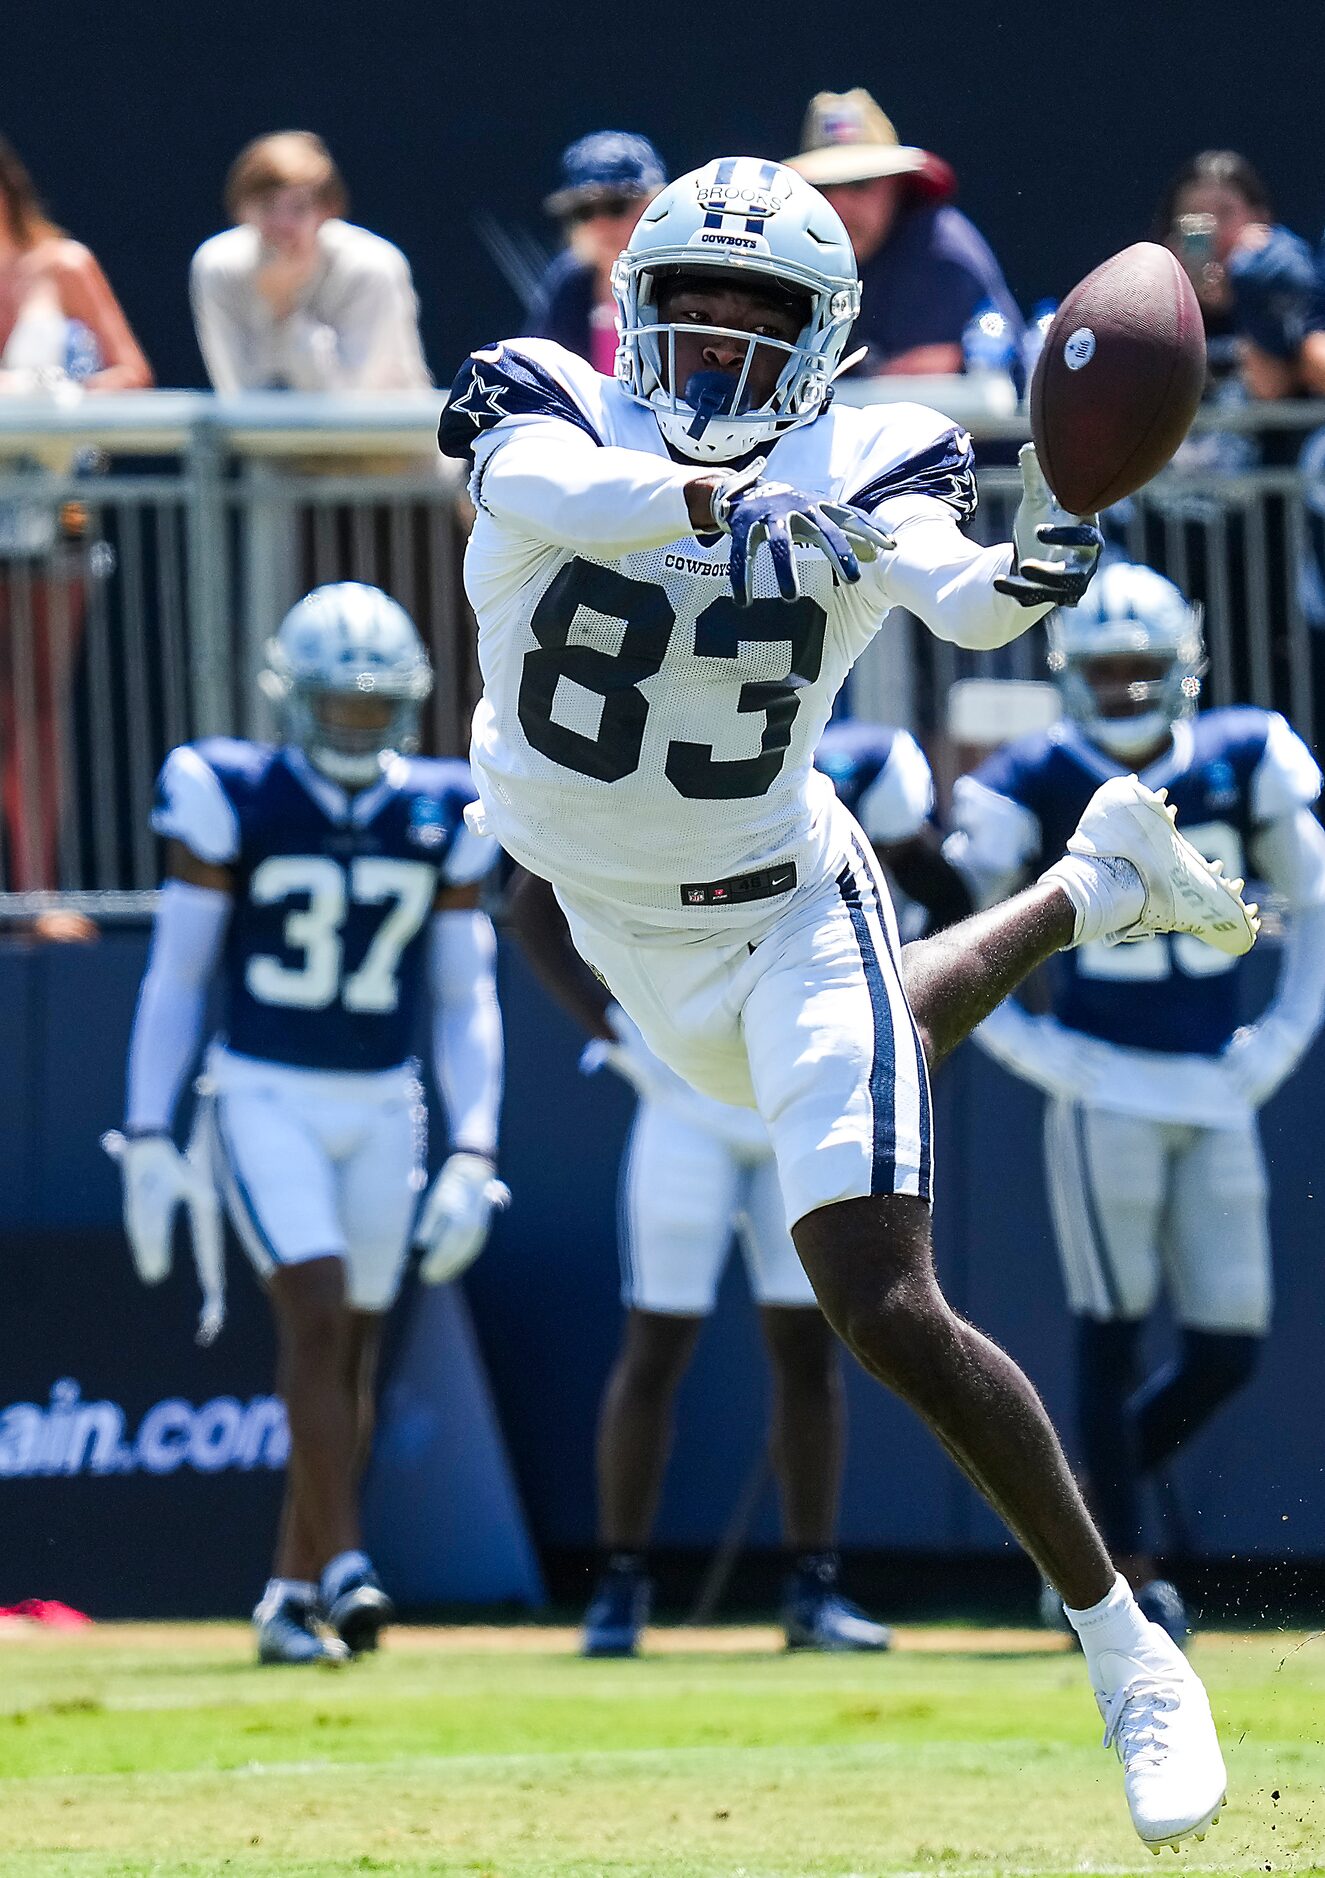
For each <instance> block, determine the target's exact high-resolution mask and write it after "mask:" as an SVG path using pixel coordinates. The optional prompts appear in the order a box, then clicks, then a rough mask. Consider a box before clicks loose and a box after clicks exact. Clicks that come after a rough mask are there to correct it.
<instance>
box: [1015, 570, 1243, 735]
mask: <svg viewBox="0 0 1325 1878" xmlns="http://www.w3.org/2000/svg"><path fill="white" fill-rule="evenodd" d="M1047 628H1048V633H1049V669H1050V671H1051V672H1052V673H1053V674H1054V677H1055V679H1056V680H1057V683H1058V689H1059V692H1060V694H1061V696H1062V700H1063V708H1064V710H1065V711H1066V713H1067V715H1068V716H1069V717H1070V718H1073V719H1074V720H1075V721H1076V722H1077V723H1078V724H1080V725H1081V728H1082V729H1083V730H1084V731H1085V733H1086V735H1087V736H1088V737H1089V738H1090V740H1091V742H1092V743H1097V744H1099V745H1100V746H1101V748H1102V749H1105V750H1108V751H1109V753H1110V754H1111V755H1113V756H1116V757H1121V758H1123V759H1126V758H1128V757H1131V756H1135V755H1138V754H1140V753H1141V752H1142V751H1144V750H1148V749H1150V748H1152V747H1153V746H1154V745H1155V744H1156V743H1158V742H1159V741H1160V739H1161V738H1162V737H1163V736H1164V734H1165V732H1166V731H1167V730H1169V729H1170V727H1171V726H1172V725H1173V724H1174V723H1175V722H1176V720H1177V719H1178V718H1180V717H1190V716H1191V714H1192V712H1193V711H1194V710H1195V709H1196V701H1197V699H1198V698H1199V697H1200V695H1201V678H1202V675H1203V673H1204V671H1205V666H1206V659H1205V643H1204V640H1203V639H1202V636H1201V609H1200V607H1199V606H1193V605H1189V604H1188V602H1187V601H1186V600H1185V599H1184V598H1183V596H1182V593H1181V592H1180V590H1179V589H1178V588H1177V587H1175V586H1174V584H1173V582H1172V581H1171V580H1165V578H1164V576H1163V575H1162V574H1157V573H1156V572H1155V571H1154V569H1153V568H1150V567H1139V566H1136V565H1134V564H1133V563H1131V562H1128V561H1113V562H1108V563H1106V564H1105V565H1104V566H1103V567H1101V569H1100V571H1099V573H1098V574H1097V575H1096V576H1095V579H1094V580H1093V581H1092V583H1091V585H1090V586H1089V588H1088V589H1087V590H1086V594H1085V596H1084V598H1083V599H1081V600H1080V601H1078V603H1077V605H1076V606H1074V607H1057V608H1055V610H1054V611H1053V612H1052V613H1051V614H1050V615H1049V618H1048V621H1047ZM1126 653H1139V654H1142V655H1144V656H1145V657H1147V658H1152V659H1156V660H1159V661H1162V662H1163V667H1164V669H1163V672H1162V673H1161V674H1160V675H1159V676H1157V677H1155V678H1152V679H1142V680H1139V681H1138V682H1136V683H1135V684H1131V685H1129V686H1128V695H1129V696H1130V697H1131V698H1132V700H1133V701H1134V702H1135V703H1137V704H1144V705H1146V707H1147V708H1146V709H1145V710H1142V711H1138V712H1136V713H1135V714H1134V715H1132V716H1129V717H1105V716H1104V715H1103V713H1102V712H1101V710H1100V707H1099V700H1098V698H1097V697H1096V694H1095V689H1094V687H1093V685H1092V684H1091V680H1090V672H1089V666H1090V664H1091V661H1092V660H1094V659H1101V658H1111V657H1116V656H1117V655H1119V654H1126Z"/></svg>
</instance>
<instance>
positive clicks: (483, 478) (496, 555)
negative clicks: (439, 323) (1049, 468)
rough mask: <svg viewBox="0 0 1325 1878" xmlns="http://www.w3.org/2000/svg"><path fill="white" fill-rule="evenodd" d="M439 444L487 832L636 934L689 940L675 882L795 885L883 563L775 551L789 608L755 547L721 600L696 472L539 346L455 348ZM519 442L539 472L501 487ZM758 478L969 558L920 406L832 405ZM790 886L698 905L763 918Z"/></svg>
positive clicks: (792, 437)
mask: <svg viewBox="0 0 1325 1878" xmlns="http://www.w3.org/2000/svg"><path fill="white" fill-rule="evenodd" d="M441 443H442V448H443V449H444V450H446V451H447V452H448V453H450V454H454V455H461V454H466V453H469V452H471V451H472V454H473V458H474V464H475V468H474V475H473V480H472V484H471V491H472V494H473V498H474V503H475V507H476V510H477V519H476V521H475V525H474V530H473V534H472V537H471V540H470V544H469V549H468V553H467V555H466V560H465V583H466V588H467V591H468V594H469V597H470V600H471V602H472V604H473V607H474V610H475V613H476V614H477V617H478V626H479V641H478V650H479V664H480V667H481V669H482V674H483V682H484V695H483V698H482V701H481V702H480V704H479V706H478V709H477V712H476V713H475V718H474V727H473V746H472V764H473V772H474V780H475V784H476V786H477V788H478V791H479V794H480V797H481V800H482V806H483V811H484V816H485V819H486V826H487V829H488V831H489V832H491V833H492V834H495V835H496V837H497V838H498V840H499V841H500V842H501V843H502V845H503V846H504V847H505V848H507V849H508V850H509V851H510V852H511V853H512V854H513V855H515V856H516V858H517V859H518V860H520V861H522V862H523V863H524V864H525V865H526V866H527V867H529V868H530V869H531V870H532V871H533V872H535V873H538V874H542V875H544V876H546V877H549V878H551V879H552V880H554V881H555V883H556V885H557V888H558V891H559V892H561V893H562V896H563V898H565V899H567V900H568V902H570V903H571V904H574V905H576V906H577V907H578V908H579V909H580V910H581V912H583V913H584V914H585V916H586V917H588V918H590V919H596V920H601V919H602V918H605V917H611V909H615V910H616V912H617V914H618V915H619V916H624V917H625V919H626V920H627V922H628V923H629V924H631V925H633V926H638V927H639V928H640V929H641V930H642V931H644V930H649V929H652V928H655V927H659V926H664V925H665V926H666V927H669V928H673V929H674V928H676V927H677V926H683V927H684V926H686V925H691V924H700V925H702V926H703V927H704V928H705V929H706V930H712V928H713V925H714V923H715V906H714V903H713V901H712V899H708V900H706V901H702V902H701V901H697V900H696V899H695V890H696V889H697V888H698V887H702V886H704V885H707V884H711V883H715V882H721V881H723V880H726V879H728V878H730V877H732V876H735V875H744V874H747V873H750V872H754V871H757V870H763V869H769V868H783V867H785V866H787V864H792V865H794V867H795V870H796V879H797V881H798V883H799V885H800V886H801V887H804V886H806V885H807V884H809V883H811V882H812V881H813V880H814V879H815V878H816V877H820V876H821V874H822V870H823V867H824V866H825V865H826V864H827V863H828V862H830V861H831V859H832V858H833V857H832V854H831V853H830V851H829V850H830V847H831V842H832V837H830V835H829V832H828V820H829V818H828V816H827V814H826V808H827V805H828V804H829V802H830V801H831V797H832V786H831V784H830V782H829V781H828V778H827V777H825V776H823V775H820V774H818V773H817V772H816V771H815V770H814V768H813V762H814V752H815V746H816V744H817V743H818V741H819V738H820V736H821V735H822V733H823V730H824V726H825V724H826V723H827V721H828V718H829V714H830V712H831V710H832V706H833V700H834V698H835V697H836V695H837V692H838V690H839V688H840V686H841V684H842V681H843V679H844V678H845V677H846V675H847V673H848V671H849V670H850V668H851V666H852V664H853V662H854V661H855V659H856V658H857V657H858V656H859V654H860V653H861V651H862V650H863V648H864V647H865V646H866V644H867V643H868V642H869V640H870V638H871V636H872V635H873V633H874V632H875V631H876V630H877V628H878V626H879V623H880V621H881V620H882V618H883V617H884V615H885V614H886V613H887V612H888V611H889V609H890V608H891V607H892V606H893V605H895V604H899V603H901V602H902V601H903V600H907V601H909V600H910V598H911V595H910V592H909V591H908V590H907V589H906V588H905V587H903V586H901V583H890V563H891V562H892V560H893V559H894V557H892V556H884V557H881V558H880V559H879V560H878V561H876V562H875V563H873V564H871V565H867V566H865V567H864V568H863V572H862V578H861V580H860V582H859V583H858V584H856V585H853V586H841V585H838V584H836V583H835V580H834V576H833V573H832V570H831V568H830V566H829V563H828V562H827V560H826V559H825V558H824V557H823V555H822V554H820V553H818V552H816V551H814V550H810V549H798V550H797V564H798V571H799V576H800V585H801V597H800V598H799V599H798V600H795V601H793V602H786V601H783V600H780V599H779V598H778V597H777V589H776V583H775V580H774V576H773V571H772V566H771V562H770V558H769V556H768V554H767V552H766V551H763V550H761V551H760V553H759V554H758V556H757V557H756V563H755V565H756V576H757V578H756V584H755V599H754V603H753V604H752V605H751V606H750V607H749V608H747V609H742V608H738V607H737V606H736V604H735V601H734V600H733V598H732V593H731V588H730V584H729V578H728V558H729V551H730V546H731V544H730V542H729V540H728V539H726V538H725V537H718V538H709V537H706V538H705V539H703V540H697V539H696V538H695V536H694V535H693V534H692V533H691V532H689V521H688V517H687V515H686V511H685V506H684V495H683V486H684V484H685V482H686V481H687V480H688V479H689V478H690V477H691V476H693V475H694V474H695V473H696V470H697V467H698V466H696V465H694V464H683V465H678V464H676V463H674V462H673V460H672V459H671V458H670V457H669V455H668V453H667V450H666V447H665V445H664V443H663V440H662V437H661V435H660V433H659V431H658V427H657V424H656V421H655V420H654V418H653V416H652V414H651V413H650V412H649V411H647V410H645V409H644V408H642V407H641V406H640V405H638V404H635V403H633V402H632V401H631V400H630V399H629V398H628V397H627V396H626V395H625V393H624V392H623V391H622V390H621V389H620V387H619V386H618V385H617V384H616V383H615V381H613V380H611V379H608V378H604V377H602V376H600V375H599V374H598V373H597V372H595V371H594V370H593V369H592V368H591V367H590V366H589V365H587V364H586V363H585V362H584V361H583V360H581V359H579V358H577V357H576V356H575V355H573V354H572V353H569V352H567V351H565V350H564V349H563V348H562V347H560V346H557V345H555V344H553V343H551V342H550V341H546V340H535V339H520V340H515V341H512V342H509V343H507V344H502V345H497V346H491V347H487V348H484V349H483V350H481V351H479V352H477V353H475V354H474V355H473V356H472V358H471V359H470V360H469V361H468V363H467V365H466V366H465V368H464V370H463V371H462V372H461V375H460V378H459V379H458V380H457V383H456V386H455V389H454V391H453V393H452V398H451V402H450V404H449V405H448V408H447V412H446V414H445V416H444V418H443V420H442V429H441ZM512 446H515V447H514V448H513V447H512ZM592 446H597V448H596V449H595V448H594V447H592ZM531 450H532V454H531ZM540 451H542V452H544V453H545V454H544V456H543V459H542V461H543V463H544V465H550V466H551V474H550V475H549V474H548V473H547V472H546V470H545V471H544V473H543V475H542V476H541V477H540V475H538V474H536V473H531V474H529V475H526V476H522V475H521V472H520V470H519V468H517V465H518V464H520V463H525V464H533V465H537V464H538V461H539V457H538V452H540ZM646 459H652V461H647V460H646ZM765 474H766V476H767V477H768V478H769V479H771V480H776V481H778V482H782V483H789V484H792V485H793V486H794V487H796V488H797V489H800V490H804V491H806V492H809V493H812V494H814V495H817V496H820V497H822V498H825V499H828V500H833V501H846V502H851V503H853V504H855V505H856V506H857V507H859V508H861V509H864V510H866V511H868V512H869V513H871V514H874V515H875V516H876V518H877V519H878V520H879V521H880V523H881V524H882V525H883V526H884V527H887V528H895V527H899V526H906V525H909V524H910V523H911V522H914V521H917V520H921V521H924V520H928V521H933V520H936V519H941V520H942V521H943V523H944V527H945V535H946V534H947V533H951V534H952V536H953V539H954V541H955V542H956V544H957V545H958V547H959V548H960V549H961V550H962V552H963V553H965V554H972V553H974V552H975V551H974V550H973V549H972V548H971V546H970V544H968V543H966V542H964V541H962V540H961V538H960V536H958V535H957V533H956V530H955V528H954V527H953V526H952V524H953V523H955V522H956V521H960V520H964V519H966V518H967V517H968V516H969V515H970V513H971V511H972V510H973V508H974V505H975V484H974V477H973V473H972V464H971V448H970V439H969V438H968V437H967V436H966V434H965V433H964V432H963V431H962V430H961V429H959V428H958V427H957V426H955V425H954V424H952V423H951V422H950V421H949V420H948V419H946V418H943V417H940V416H939V415H938V414H937V413H935V412H933V411H929V410H926V409H924V408H923V407H921V406H918V405H910V404H889V405H883V406H877V407H874V408H873V409H868V410H852V409H845V408H842V409H839V408H832V409H830V410H828V411H827V412H825V413H823V414H822V415H821V416H819V417H818V418H816V419H815V420H814V422H813V423H810V424H807V425H805V426H804V427H802V428H801V429H799V430H793V431H791V432H790V433H788V434H787V435H785V436H784V437H782V438H781V439H780V440H778V441H777V442H776V443H775V444H774V445H773V447H772V448H771V450H770V452H769V458H768V467H767V470H766V472H765ZM563 477H564V485H565V490H566V492H567V493H566V495H565V498H564V500H563V498H562V496H561V493H560V480H561V479H562V478H563ZM586 517H592V518H593V520H592V525H590V523H589V522H588V521H586ZM921 532H922V533H925V532H926V531H923V530H922V531H921ZM931 532H932V531H931ZM650 538H651V541H650V545H645V546H637V545H632V544H634V543H638V542H640V541H641V540H646V541H648V540H650ZM619 544H621V545H619ZM1005 564H1006V562H1005V561H1004V563H1003V565H1005ZM995 571H997V570H995ZM988 584H989V583H988V575H987V574H986V576H985V592H986V594H987V593H988ZM1008 604H1009V603H1007V602H1004V601H999V600H997V598H996V597H994V605H995V606H1002V607H1007V606H1008ZM1013 611H1014V612H1017V611H1018V609H1016V608H1015V605H1014V606H1013ZM1032 617H1034V616H1033V615H1028V614H1025V613H1020V614H1019V617H1018V618H1017V619H1016V621H1015V625H1016V629H1017V630H1022V629H1023V628H1024V626H1025V625H1026V624H1028V623H1029V621H1030V619H1031V618H1032ZM954 636H955V635H954ZM1003 636H1004V637H1011V636H1012V634H1011V632H1010V631H1006V632H1004V633H1003ZM783 878H786V879H787V880H790V879H791V878H792V877H791V875H790V874H788V875H786V876H784V877H783ZM687 890H689V893H688V891H687ZM790 891H791V890H790V889H789V888H788V889H787V890H786V891H785V892H783V893H782V894H781V895H774V896H772V897H771V898H770V896H767V895H765V896H761V898H760V899H759V900H758V901H757V902H754V903H753V904H744V905H742V904H737V903H735V902H733V903H732V904H731V905H729V906H727V907H725V908H724V909H723V910H722V911H721V912H720V913H719V914H718V915H717V917H718V918H719V919H720V920H721V921H722V923H727V922H740V921H742V920H743V919H754V918H766V917H767V916H768V914H769V913H770V912H771V911H773V910H775V908H776V907H777V906H778V905H779V904H786V903H787V900H788V898H789V895H790Z"/></svg>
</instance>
